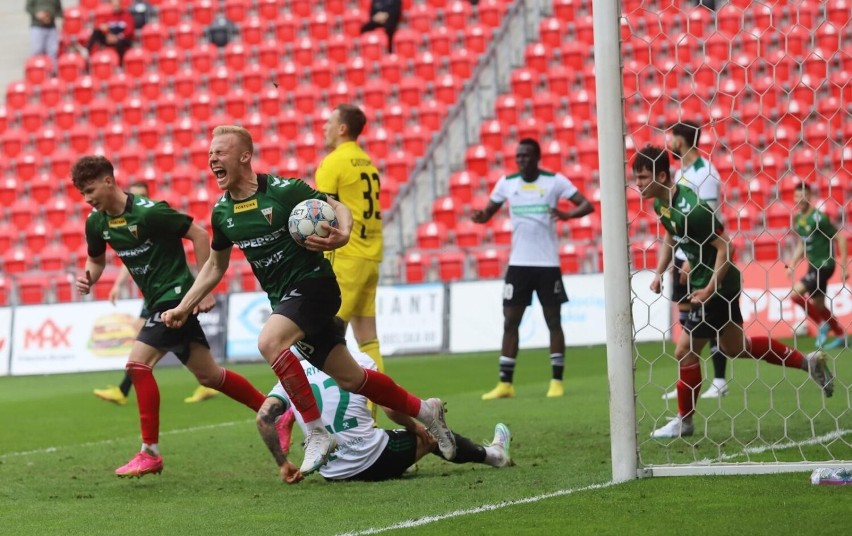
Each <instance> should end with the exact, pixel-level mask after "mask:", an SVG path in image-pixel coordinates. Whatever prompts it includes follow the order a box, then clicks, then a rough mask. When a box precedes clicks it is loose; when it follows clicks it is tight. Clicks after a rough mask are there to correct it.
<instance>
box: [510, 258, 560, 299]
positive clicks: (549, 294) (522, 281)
mask: <svg viewBox="0 0 852 536" xmlns="http://www.w3.org/2000/svg"><path fill="white" fill-rule="evenodd" d="M533 291H535V293H536V294H537V295H538V301H539V302H540V303H541V305H542V306H543V307H550V306H553V305H561V304H563V303H565V302H567V301H568V295H567V294H566V293H565V285H563V284H562V271H561V270H560V269H559V267H558V266H509V269H508V270H506V280H505V284H504V286H503V306H504V307H505V306H512V305H523V306H529V305H531V304H532V295H533Z"/></svg>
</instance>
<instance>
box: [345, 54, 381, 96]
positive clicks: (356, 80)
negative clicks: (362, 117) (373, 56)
mask: <svg viewBox="0 0 852 536" xmlns="http://www.w3.org/2000/svg"><path fill="white" fill-rule="evenodd" d="M343 73H344V76H345V78H346V81H347V82H349V83H350V84H354V85H356V86H361V85H364V83H365V82H366V80H367V69H366V64H365V63H364V58H362V57H361V56H353V57H352V58H350V59H349V61H347V62H346V65H345V67H344V70H343ZM367 104H368V105H370V104H369V103H367ZM370 107H372V108H376V106H375V105H370Z"/></svg>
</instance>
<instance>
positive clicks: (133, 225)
mask: <svg viewBox="0 0 852 536" xmlns="http://www.w3.org/2000/svg"><path fill="white" fill-rule="evenodd" d="M71 177H72V181H73V184H74V187H75V188H77V190H79V191H80V193H81V194H82V195H83V199H84V200H85V201H86V203H88V204H89V205H91V206H92V208H94V209H95V210H93V211H92V212H91V214H89V217H88V218H87V219H86V243H87V246H88V254H89V257H88V259H87V260H86V270H85V275H83V276H81V277H78V278H77V280H76V287H77V291H78V292H80V294H88V293H89V291H90V290H91V288H92V285H94V284H95V283H96V282H97V281H98V279H100V277H101V274H102V273H103V271H104V267H105V266H106V255H105V254H106V247H107V245H109V246H110V247H111V248H112V249H113V250H114V251H115V253H116V255H118V257H119V258H120V259H121V261H122V263H124V265H125V266H126V267H127V269H128V271H129V272H130V275H131V276H132V277H133V280H134V281H135V282H136V284H137V285H138V286H139V290H140V291H141V292H142V296H143V297H144V298H145V304H146V305H147V308H148V311H149V313H150V316H149V317H148V318H147V320H146V321H145V325H144V326H143V327H142V330H141V331H140V332H139V334H138V335H137V337H136V341H135V342H134V343H133V347H132V348H131V350H130V356H129V357H128V360H127V372H128V374H130V378H131V380H132V381H133V387H134V388H135V389H136V401H137V404H138V406H139V421H140V425H141V429H142V448H141V450H140V451H139V452H138V453H137V454H136V455H135V456H133V458H131V460H130V461H129V462H128V463H127V464H125V465H123V466H121V467H119V468H118V469H116V470H115V474H116V475H118V476H122V477H124V476H143V475H146V474H149V473H160V472H161V471H162V470H163V458H162V456H161V454H160V447H159V433H160V391H159V388H158V387H157V381H156V380H155V379H154V366H155V365H156V364H157V362H158V361H159V360H160V359H161V358H162V357H163V356H164V355H165V354H166V353H168V352H173V353H174V354H175V355H176V356H177V357H178V359H180V361H181V362H182V363H183V364H184V365H185V366H186V368H188V369H189V370H190V371H191V372H192V373H193V374H194V375H195V377H196V378H197V379H198V383H200V384H201V385H204V386H207V387H211V388H214V389H216V390H217V391H220V392H222V393H224V394H226V395H228V396H229V397H231V398H233V399H234V400H236V401H237V402H240V403H242V404H245V405H246V406H248V407H250V408H251V409H252V410H254V411H255V412H256V411H257V410H258V409H260V406H261V404H263V401H264V399H265V397H264V396H263V394H262V393H261V392H260V391H258V390H257V389H255V388H254V387H252V385H251V384H250V383H249V382H248V381H247V380H246V379H245V378H244V377H242V376H240V375H239V374H237V373H236V372H233V371H230V370H227V369H224V368H222V367H220V366H219V365H218V364H216V362H215V361H214V360H213V356H212V355H210V345H209V344H208V343H207V338H206V337H205V336H204V332H203V331H202V330H201V325H200V324H199V323H198V316H197V313H198V312H205V311H209V310H210V309H212V308H213V306H214V304H215V300H214V299H213V296H211V295H210V294H209V293H208V292H209V291H208V292H205V293H204V294H202V295H201V296H199V299H198V300H197V302H196V303H195V304H194V305H193V307H192V308H191V309H190V310H189V311H188V312H187V315H186V317H185V321H184V323H183V325H182V327H181V329H178V330H170V329H167V328H166V327H165V326H164V325H163V320H162V318H161V313H162V312H163V311H165V310H166V309H169V308H171V307H173V306H174V305H176V304H177V303H178V302H179V301H180V299H181V298H182V297H183V296H184V294H185V293H186V291H187V290H189V288H190V287H191V286H192V283H193V277H192V273H190V271H189V266H187V263H186V252H185V251H184V249H183V243H182V240H183V239H186V240H190V241H191V242H192V245H193V247H194V248H195V255H196V259H197V263H198V266H199V267H201V266H202V265H203V264H204V262H205V261H206V260H207V257H208V256H209V255H210V245H209V240H208V236H209V235H208V234H207V231H205V230H204V229H202V228H201V227H199V226H198V225H197V224H195V223H193V222H192V217H190V216H187V215H186V214H182V213H180V212H177V211H176V210H174V209H172V208H171V207H169V205H168V204H166V203H165V202H162V201H153V200H151V199H148V198H147V197H142V196H137V195H133V194H129V193H125V192H123V191H122V190H121V189H120V188H119V187H118V185H117V184H116V180H115V172H114V170H113V166H112V163H110V161H109V160H107V159H106V158H104V157H103V156H84V157H82V158H80V159H79V160H78V161H77V162H76V163H75V164H74V166H73V167H72V169H71Z"/></svg>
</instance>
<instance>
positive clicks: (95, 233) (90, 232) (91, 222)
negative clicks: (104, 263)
mask: <svg viewBox="0 0 852 536" xmlns="http://www.w3.org/2000/svg"><path fill="white" fill-rule="evenodd" d="M101 222H102V218H99V217H98V213H97V212H90V213H89V217H88V218H86V248H87V253H88V254H89V257H93V258H94V257H100V256H101V255H103V254H104V253H106V247H107V243H106V240H104V237H103V232H102V231H101Z"/></svg>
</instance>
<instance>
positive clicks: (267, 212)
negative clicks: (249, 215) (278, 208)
mask: <svg viewBox="0 0 852 536" xmlns="http://www.w3.org/2000/svg"><path fill="white" fill-rule="evenodd" d="M260 213H261V214H263V216H264V217H265V218H266V221H268V222H269V225H272V207H266V208H262V209H260Z"/></svg>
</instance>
